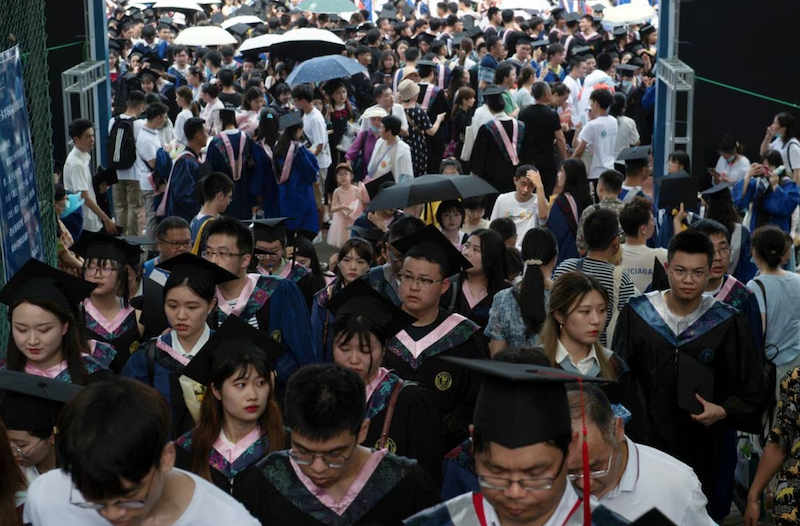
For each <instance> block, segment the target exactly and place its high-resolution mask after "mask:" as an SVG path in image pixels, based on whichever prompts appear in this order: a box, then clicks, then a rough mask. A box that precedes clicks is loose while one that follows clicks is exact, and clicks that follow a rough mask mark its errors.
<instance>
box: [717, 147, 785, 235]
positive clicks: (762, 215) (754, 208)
mask: <svg viewBox="0 0 800 526" xmlns="http://www.w3.org/2000/svg"><path fill="white" fill-rule="evenodd" d="M782 162H783V157H781V153H780V152H779V151H776V150H769V151H768V152H767V153H765V154H764V155H763V156H762V157H761V162H760V163H753V164H752V165H750V167H749V169H748V170H747V172H746V174H745V176H744V178H743V179H740V180H739V182H738V183H736V184H735V185H733V187H732V188H731V195H732V196H733V202H734V204H735V205H736V207H737V208H738V209H739V210H743V209H746V208H749V213H748V216H749V217H750V224H749V225H746V226H747V227H748V228H749V229H750V231H751V232H754V231H755V229H756V228H758V227H761V226H764V225H775V226H777V227H779V228H781V229H782V230H783V231H784V232H789V231H790V230H791V226H792V213H793V212H794V210H795V208H797V205H798V204H800V187H798V185H797V183H796V182H794V179H792V177H791V176H790V174H789V172H788V169H787V167H786V166H784V165H783V164H781V163H782Z"/></svg>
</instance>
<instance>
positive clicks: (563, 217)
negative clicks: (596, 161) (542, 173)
mask: <svg viewBox="0 0 800 526" xmlns="http://www.w3.org/2000/svg"><path fill="white" fill-rule="evenodd" d="M556 188H561V193H559V194H558V195H557V196H556V198H555V199H554V200H553V204H552V206H551V207H550V214H549V215H548V216H547V228H549V229H550V231H552V232H553V234H554V235H555V236H556V239H557V240H558V263H561V262H562V261H564V260H565V259H570V258H578V257H580V254H579V253H578V247H577V245H576V242H575V240H576V238H577V235H578V223H579V222H580V217H581V214H583V211H584V210H585V209H586V207H587V206H589V205H590V204H592V198H591V195H590V194H589V182H588V180H587V178H586V165H585V164H584V163H583V161H581V160H580V159H565V160H564V161H562V162H561V166H560V167H559V169H558V178H557V182H556Z"/></svg>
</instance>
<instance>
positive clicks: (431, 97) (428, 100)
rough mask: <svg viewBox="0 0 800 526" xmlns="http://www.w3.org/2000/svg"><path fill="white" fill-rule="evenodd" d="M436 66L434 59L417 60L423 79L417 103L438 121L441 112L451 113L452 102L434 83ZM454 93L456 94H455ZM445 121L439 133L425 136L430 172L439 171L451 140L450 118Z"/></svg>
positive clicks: (433, 120) (431, 119)
mask: <svg viewBox="0 0 800 526" xmlns="http://www.w3.org/2000/svg"><path fill="white" fill-rule="evenodd" d="M436 66H437V64H436V63H435V62H433V61H432V60H418V61H417V70H418V71H419V74H420V77H422V79H423V80H422V81H421V82H419V84H418V85H419V94H418V95H417V103H418V104H419V106H420V108H422V109H423V111H425V112H426V113H427V114H428V119H430V121H431V122H436V118H437V117H438V116H439V114H440V113H444V114H445V115H450V103H449V102H448V101H447V95H446V94H445V92H444V90H443V89H440V88H439V86H437V85H436V84H433V80H434V71H435V70H436ZM453 95H454V96H455V94H453ZM444 123H446V124H445V125H444V126H441V127H440V128H439V133H437V134H435V135H430V136H429V135H426V137H425V140H426V141H427V142H428V173H439V163H440V162H441V159H442V155H443V154H444V150H445V148H446V147H447V143H449V142H450V135H451V133H450V132H451V130H450V120H449V119H445V121H444Z"/></svg>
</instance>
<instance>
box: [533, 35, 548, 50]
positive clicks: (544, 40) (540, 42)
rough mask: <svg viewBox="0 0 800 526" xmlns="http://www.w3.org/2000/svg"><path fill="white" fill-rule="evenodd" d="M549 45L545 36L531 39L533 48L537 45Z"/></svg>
mask: <svg viewBox="0 0 800 526" xmlns="http://www.w3.org/2000/svg"><path fill="white" fill-rule="evenodd" d="M549 45H550V41H549V40H547V39H546V38H543V39H541V40H531V47H532V48H533V49H536V48H537V47H542V46H549Z"/></svg>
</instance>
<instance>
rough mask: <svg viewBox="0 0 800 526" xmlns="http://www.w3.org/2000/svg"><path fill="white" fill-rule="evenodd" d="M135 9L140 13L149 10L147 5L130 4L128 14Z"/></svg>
mask: <svg viewBox="0 0 800 526" xmlns="http://www.w3.org/2000/svg"><path fill="white" fill-rule="evenodd" d="M134 8H135V9H138V10H139V11H144V10H145V9H147V6H146V5H145V4H128V9H127V11H126V12H128V11H130V10H131V9H134Z"/></svg>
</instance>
